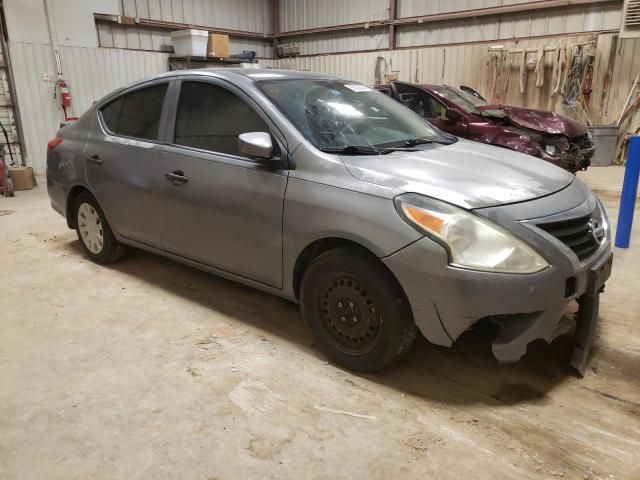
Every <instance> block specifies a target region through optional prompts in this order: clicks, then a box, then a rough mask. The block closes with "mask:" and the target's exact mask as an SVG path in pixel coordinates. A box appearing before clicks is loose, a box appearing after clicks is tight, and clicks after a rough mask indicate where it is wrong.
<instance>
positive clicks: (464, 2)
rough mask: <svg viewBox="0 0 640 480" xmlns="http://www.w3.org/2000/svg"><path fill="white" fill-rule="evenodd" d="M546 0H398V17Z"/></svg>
mask: <svg viewBox="0 0 640 480" xmlns="http://www.w3.org/2000/svg"><path fill="white" fill-rule="evenodd" d="M543 1H545V0H398V17H417V16H420V15H435V14H438V13H449V12H462V11H465V10H477V9H480V8H490V7H501V6H503V5H517V4H519V3H534V2H543Z"/></svg>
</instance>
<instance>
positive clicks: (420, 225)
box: [394, 193, 549, 273]
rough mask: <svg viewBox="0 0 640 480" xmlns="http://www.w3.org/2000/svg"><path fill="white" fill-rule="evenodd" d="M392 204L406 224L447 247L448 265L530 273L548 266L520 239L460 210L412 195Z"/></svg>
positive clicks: (401, 197) (397, 198)
mask: <svg viewBox="0 0 640 480" xmlns="http://www.w3.org/2000/svg"><path fill="white" fill-rule="evenodd" d="M394 204H395V206H396V210H397V211H398V213H399V214H400V216H402V218H403V219H404V220H405V221H406V222H407V223H408V224H409V225H411V226H412V227H413V228H415V229H416V230H418V231H419V232H421V233H424V234H426V235H428V236H430V237H432V238H433V239H435V240H436V241H438V242H439V243H441V244H442V245H444V246H445V247H446V248H447V250H448V252H449V257H450V258H449V261H450V263H451V264H452V265H455V266H458V267H462V268H469V269H472V270H482V271H488V272H502V273H534V272H539V271H540V270H543V269H545V268H547V267H548V266H549V264H548V263H547V261H546V260H545V259H544V258H542V257H541V256H540V255H539V254H538V253H536V252H535V251H534V250H533V249H532V248H531V247H529V246H528V245H527V244H526V243H524V242H523V241H522V240H519V239H518V238H516V237H514V236H513V235H511V234H510V233H508V232H507V231H505V230H503V229H502V228H500V227H499V226H498V225H495V224H494V223H492V222H490V221H488V220H485V219H484V218H482V217H479V216H478V215H474V214H473V213H470V212H467V211H466V210H463V209H461V208H458V207H454V206H453V205H449V204H448V203H444V202H440V201H438V200H434V199H432V198H429V197H424V196H422V195H417V194H412V193H409V194H404V195H399V196H397V197H396V198H395V199H394Z"/></svg>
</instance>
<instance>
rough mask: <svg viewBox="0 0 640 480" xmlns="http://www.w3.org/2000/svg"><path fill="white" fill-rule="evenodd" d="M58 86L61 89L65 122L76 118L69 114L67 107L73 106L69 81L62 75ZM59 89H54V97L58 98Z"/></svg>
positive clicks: (57, 83) (61, 103)
mask: <svg viewBox="0 0 640 480" xmlns="http://www.w3.org/2000/svg"><path fill="white" fill-rule="evenodd" d="M56 86H57V87H58V89H59V90H60V105H61V106H62V111H63V112H64V120H65V122H67V121H69V120H76V119H75V118H71V117H68V116H67V108H69V107H71V90H69V82H67V81H66V80H65V79H64V78H63V77H62V76H61V77H60V78H59V79H58V81H57V82H56ZM56 93H57V89H56V88H54V89H53V98H56Z"/></svg>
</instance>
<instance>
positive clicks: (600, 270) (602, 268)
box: [570, 253, 613, 377]
mask: <svg viewBox="0 0 640 480" xmlns="http://www.w3.org/2000/svg"><path fill="white" fill-rule="evenodd" d="M612 265H613V253H611V254H609V255H607V256H605V257H603V258H602V260H601V261H600V262H598V263H597V264H595V265H593V266H592V267H591V269H590V272H589V284H588V286H587V291H586V292H585V293H584V295H582V296H581V297H580V298H578V306H579V308H578V311H577V312H576V333H575V337H576V344H575V347H574V349H573V353H572V355H571V361H570V365H571V366H572V367H573V368H574V369H575V371H576V373H577V374H578V375H579V376H580V377H584V375H585V373H586V371H587V365H588V362H589V353H590V351H591V346H592V345H593V340H594V338H595V336H596V324H597V323H598V313H599V310H600V293H601V292H603V291H604V284H605V282H606V281H607V279H608V278H609V277H610V276H611V266H612Z"/></svg>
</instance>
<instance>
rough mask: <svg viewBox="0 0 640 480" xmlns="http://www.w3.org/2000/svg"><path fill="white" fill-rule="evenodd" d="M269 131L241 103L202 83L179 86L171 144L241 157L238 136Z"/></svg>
mask: <svg viewBox="0 0 640 480" xmlns="http://www.w3.org/2000/svg"><path fill="white" fill-rule="evenodd" d="M268 131H269V127H268V126H267V124H266V123H265V122H264V121H263V120H262V118H261V117H260V116H259V115H258V114H257V113H256V111H255V110H254V109H253V108H251V107H250V106H249V105H248V104H247V103H246V102H245V101H243V100H241V99H240V98H238V97H237V96H236V95H234V94H233V93H231V92H230V91H229V90H227V89H225V88H222V87H219V86H217V85H214V84H211V83H205V82H182V88H181V91H180V99H179V102H178V114H177V118H176V129H175V143H176V144H177V145H185V146H188V147H195V148H200V149H203V150H209V151H211V152H217V153H226V154H230V155H242V154H241V153H240V151H239V149H238V135H240V134H241V133H247V132H268Z"/></svg>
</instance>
